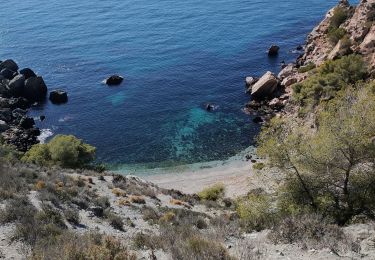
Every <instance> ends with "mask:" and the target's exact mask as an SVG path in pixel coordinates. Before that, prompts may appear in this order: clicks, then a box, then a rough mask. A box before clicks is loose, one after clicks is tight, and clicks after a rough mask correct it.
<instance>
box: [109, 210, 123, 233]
mask: <svg viewBox="0 0 375 260" xmlns="http://www.w3.org/2000/svg"><path fill="white" fill-rule="evenodd" d="M108 221H109V224H110V225H111V226H112V227H113V228H115V229H117V230H120V231H124V221H123V220H122V218H121V217H119V216H117V215H115V214H113V213H111V214H109V216H108Z"/></svg>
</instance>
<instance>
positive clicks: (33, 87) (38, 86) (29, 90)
mask: <svg viewBox="0 0 375 260" xmlns="http://www.w3.org/2000/svg"><path fill="white" fill-rule="evenodd" d="M24 95H25V97H26V98H27V99H28V100H29V101H31V102H35V101H42V100H44V99H45V98H46V95H47V86H46V84H45V83H44V80H43V78H42V77H31V78H28V79H27V80H26V82H25V91H24Z"/></svg>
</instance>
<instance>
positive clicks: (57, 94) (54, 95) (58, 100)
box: [49, 90, 68, 104]
mask: <svg viewBox="0 0 375 260" xmlns="http://www.w3.org/2000/svg"><path fill="white" fill-rule="evenodd" d="M49 100H51V102H52V103H53V104H63V103H66V102H68V94H67V93H66V92H65V91H62V90H53V91H51V92H50V93H49Z"/></svg>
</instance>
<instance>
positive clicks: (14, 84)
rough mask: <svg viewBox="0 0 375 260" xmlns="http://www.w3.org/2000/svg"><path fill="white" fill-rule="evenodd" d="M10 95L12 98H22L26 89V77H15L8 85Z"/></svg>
mask: <svg viewBox="0 0 375 260" xmlns="http://www.w3.org/2000/svg"><path fill="white" fill-rule="evenodd" d="M8 88H9V95H10V96H12V97H20V96H22V95H23V92H24V89H25V77H24V76H23V75H17V76H15V77H14V78H13V79H12V80H11V81H10V82H9V85H8Z"/></svg>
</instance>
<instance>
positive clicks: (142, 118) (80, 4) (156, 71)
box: [0, 0, 336, 168]
mask: <svg viewBox="0 0 375 260" xmlns="http://www.w3.org/2000/svg"><path fill="white" fill-rule="evenodd" d="M335 3H336V1H333V0H332V1H331V0H311V1H302V0H301V1H292V0H285V1H275V0H263V1H258V0H252V1H241V0H229V1H228V0H212V1H202V0H199V1H198V0H186V1H175V0H174V1H172V0H158V1H153V0H147V1H146V0H124V1H119V0H107V1H98V0H93V1H75V0H65V1H57V0H48V1H47V0H40V1H35V0H23V1H22V2H20V3H17V4H16V3H15V2H14V1H6V2H4V3H2V15H1V16H0V25H1V26H0V59H4V58H7V57H11V58H14V59H15V60H17V61H18V63H19V64H21V66H28V67H31V68H34V69H35V70H36V71H37V72H38V73H39V74H41V75H43V76H44V78H45V80H46V82H47V84H48V86H49V88H50V89H54V88H63V89H66V90H67V91H68V92H69V103H68V104H66V105H62V106H53V105H51V104H50V103H48V102H47V103H46V104H43V105H41V106H39V107H36V108H34V109H33V111H32V112H31V114H32V115H34V116H39V115H41V114H43V115H46V118H47V119H46V120H45V121H44V122H43V123H41V122H38V125H39V126H40V127H41V128H43V129H49V133H53V134H58V133H71V134H74V135H77V136H78V137H80V138H82V139H84V140H85V141H87V142H89V143H91V144H93V145H95V146H96V147H97V148H98V160H99V161H102V162H106V163H109V164H111V165H112V166H114V167H115V166H117V167H120V168H121V165H127V164H146V165H148V166H149V167H156V166H159V165H177V164H184V163H195V162H201V161H211V160H223V159H227V158H229V157H231V156H233V155H234V154H236V153H238V152H239V151H241V150H243V149H245V148H246V147H248V146H249V145H251V144H252V143H253V137H254V136H255V135H256V134H257V133H258V131H259V127H258V126H257V125H255V124H253V123H252V121H251V118H250V117H248V116H246V115H244V114H243V113H242V111H241V108H242V106H243V105H244V104H245V103H246V101H248V100H249V97H248V96H247V95H245V94H244V77H245V76H247V75H256V76H258V75H261V74H262V73H264V72H265V71H266V70H272V71H274V72H277V71H278V70H279V63H280V62H281V61H282V60H285V61H292V60H294V59H295V58H296V56H297V55H298V53H293V52H292V50H294V49H295V47H296V46H297V45H299V44H302V43H303V42H304V39H305V37H306V34H307V33H308V32H309V31H310V30H311V29H312V28H313V26H314V25H315V24H316V23H317V22H318V21H319V20H320V19H321V18H322V17H323V15H324V14H325V12H326V11H327V10H328V8H329V7H331V6H333V5H334V4H335ZM272 43H277V44H278V45H280V46H281V53H280V55H279V57H277V58H275V59H269V58H268V57H267V54H266V52H265V51H266V49H267V47H268V46H269V45H271V44H272ZM113 73H119V74H121V75H123V76H125V78H126V80H125V82H124V84H123V85H121V86H119V87H113V88H108V87H106V86H104V85H102V84H101V81H102V80H103V79H104V78H105V77H106V76H108V75H110V74H113ZM206 102H214V103H215V104H217V105H218V109H217V110H216V111H215V112H214V113H208V112H206V111H205V110H204V109H203V107H204V104H205V103H206Z"/></svg>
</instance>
